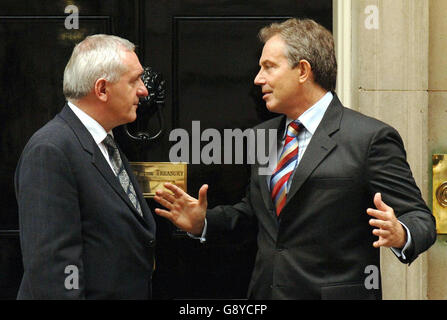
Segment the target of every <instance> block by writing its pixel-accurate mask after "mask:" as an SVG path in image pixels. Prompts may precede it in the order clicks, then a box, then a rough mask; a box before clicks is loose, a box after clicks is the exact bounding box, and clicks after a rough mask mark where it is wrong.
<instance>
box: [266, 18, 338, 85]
mask: <svg viewBox="0 0 447 320" xmlns="http://www.w3.org/2000/svg"><path fill="white" fill-rule="evenodd" d="M277 34H279V35H280V37H281V39H282V40H283V41H284V42H285V43H286V52H285V55H286V56H287V59H288V61H289V65H290V67H291V68H294V67H296V66H297V65H298V64H299V62H300V60H303V59H304V60H307V61H308V62H309V64H310V65H311V67H312V72H313V75H314V81H315V82H316V83H318V84H319V85H320V86H321V87H323V88H324V89H326V90H328V91H335V86H336V82H337V60H336V58H335V47H334V38H333V36H332V34H331V33H330V32H329V30H327V29H326V28H324V27H323V26H322V25H320V24H318V23H316V22H315V21H313V20H311V19H295V18H293V19H288V20H286V21H284V22H282V23H272V24H271V25H269V26H266V27H264V28H262V29H261V30H260V31H259V38H260V39H261V41H262V42H264V43H265V42H267V41H268V40H269V39H270V38H271V37H273V36H275V35H277Z"/></svg>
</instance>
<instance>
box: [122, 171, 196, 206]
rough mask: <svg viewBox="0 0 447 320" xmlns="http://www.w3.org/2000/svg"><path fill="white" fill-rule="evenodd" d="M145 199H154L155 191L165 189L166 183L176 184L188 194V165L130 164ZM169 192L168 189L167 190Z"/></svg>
mask: <svg viewBox="0 0 447 320" xmlns="http://www.w3.org/2000/svg"><path fill="white" fill-rule="evenodd" d="M129 164H130V166H131V167H132V171H133V173H134V175H135V177H136V178H137V180H138V183H139V185H140V187H141V191H142V192H143V196H144V197H145V198H153V197H154V196H155V191H157V190H159V189H165V187H164V186H163V184H164V183H166V182H170V183H173V184H175V185H176V186H177V187H179V188H181V189H182V190H184V191H185V192H186V190H187V189H186V181H187V175H186V173H187V164H186V163H178V164H177V163H171V162H129ZM165 190H167V189H165Z"/></svg>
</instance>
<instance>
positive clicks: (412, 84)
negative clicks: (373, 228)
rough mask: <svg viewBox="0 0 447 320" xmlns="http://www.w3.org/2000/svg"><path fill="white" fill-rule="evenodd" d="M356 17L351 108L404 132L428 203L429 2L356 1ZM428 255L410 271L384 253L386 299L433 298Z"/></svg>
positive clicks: (409, 156) (388, 252)
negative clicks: (429, 278)
mask: <svg viewBox="0 0 447 320" xmlns="http://www.w3.org/2000/svg"><path fill="white" fill-rule="evenodd" d="M441 1H442V0H441ZM335 5H337V1H336V2H334V7H335ZM350 18H351V21H352V26H351V28H352V32H351V34H350V35H349V36H350V37H351V46H352V50H351V56H352V58H351V61H352V66H351V72H352V73H351V83H352V96H351V101H352V105H351V106H349V107H351V108H352V109H355V110H358V111H360V112H362V113H364V114H367V115H370V116H373V117H375V118H377V119H380V120H382V121H384V122H386V123H388V124H390V125H391V126H393V127H395V128H396V129H397V130H398V131H399V133H400V135H401V136H402V139H403V141H404V144H405V148H406V150H407V159H408V162H409V164H410V166H411V169H412V171H413V175H414V177H415V180H416V183H417V184H418V186H419V188H420V189H421V191H422V195H423V197H424V199H425V200H426V201H427V202H428V200H429V199H430V196H429V175H430V174H431V167H429V165H428V161H427V155H428V154H429V150H428V147H427V141H428V41H429V36H428V30H429V20H428V19H429V0H411V1H408V0H355V1H352V3H351V15H350ZM334 22H335V23H337V19H334ZM336 41H337V39H336ZM339 61H340V60H339ZM342 61H343V60H342ZM342 69H343V67H342ZM339 85H340V84H339ZM341 87H343V86H341ZM426 255H427V254H426V253H425V254H423V255H421V256H420V257H419V258H418V259H417V260H416V261H415V262H414V263H413V264H412V265H411V266H410V267H407V266H406V265H404V264H402V263H400V262H399V261H398V260H397V258H396V257H395V256H394V254H393V253H392V252H391V250H390V249H387V248H384V249H381V258H382V259H381V260H382V263H381V264H382V265H381V268H382V289H383V298H384V299H426V298H427V256H426Z"/></svg>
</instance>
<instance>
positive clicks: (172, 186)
mask: <svg viewBox="0 0 447 320" xmlns="http://www.w3.org/2000/svg"><path fill="white" fill-rule="evenodd" d="M164 186H165V188H166V189H168V190H171V191H172V192H173V193H174V195H175V196H176V197H181V196H183V195H186V194H187V193H186V192H185V191H183V190H182V189H180V188H179V187H177V186H176V185H175V184H172V183H169V182H166V183H165V184H164Z"/></svg>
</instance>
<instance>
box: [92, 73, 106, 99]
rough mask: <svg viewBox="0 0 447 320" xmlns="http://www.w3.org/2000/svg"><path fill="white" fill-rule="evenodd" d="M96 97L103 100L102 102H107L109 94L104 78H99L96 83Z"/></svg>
mask: <svg viewBox="0 0 447 320" xmlns="http://www.w3.org/2000/svg"><path fill="white" fill-rule="evenodd" d="M94 92H95V96H96V97H97V98H98V99H99V100H101V101H102V102H107V100H108V94H107V80H106V79H104V78H99V79H98V80H96V82H95V87H94Z"/></svg>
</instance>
